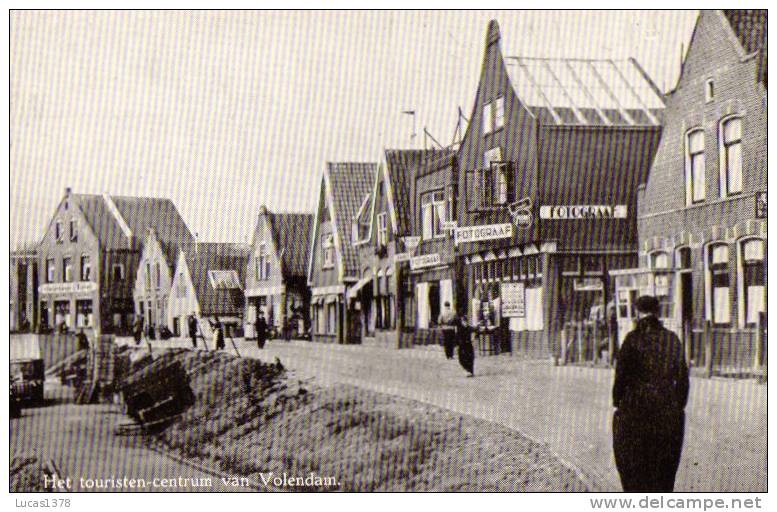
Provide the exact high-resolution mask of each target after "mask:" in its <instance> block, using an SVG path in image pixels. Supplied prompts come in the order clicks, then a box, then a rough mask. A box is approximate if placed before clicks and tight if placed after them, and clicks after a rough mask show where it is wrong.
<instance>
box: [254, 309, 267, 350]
mask: <svg viewBox="0 0 777 512" xmlns="http://www.w3.org/2000/svg"><path fill="white" fill-rule="evenodd" d="M266 341H267V320H265V319H264V312H263V311H260V312H259V315H257V317H256V345H257V346H258V347H259V348H260V349H261V348H264V344H265V342H266Z"/></svg>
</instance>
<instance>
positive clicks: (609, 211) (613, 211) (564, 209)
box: [540, 204, 628, 220]
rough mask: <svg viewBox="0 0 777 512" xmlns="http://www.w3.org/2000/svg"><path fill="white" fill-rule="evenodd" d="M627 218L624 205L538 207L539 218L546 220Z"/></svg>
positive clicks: (626, 210)
mask: <svg viewBox="0 0 777 512" xmlns="http://www.w3.org/2000/svg"><path fill="white" fill-rule="evenodd" d="M627 216H628V207H627V206H626V205H625V204H618V205H615V206H610V205H602V204H580V205H571V206H547V205H546V206H540V218H541V219H548V220H581V219H625V218H626V217H627Z"/></svg>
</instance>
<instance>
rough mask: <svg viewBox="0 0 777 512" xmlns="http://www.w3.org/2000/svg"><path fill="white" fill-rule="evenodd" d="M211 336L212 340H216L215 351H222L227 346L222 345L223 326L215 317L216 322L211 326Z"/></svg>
mask: <svg viewBox="0 0 777 512" xmlns="http://www.w3.org/2000/svg"><path fill="white" fill-rule="evenodd" d="M213 334H214V338H216V350H224V348H225V347H226V346H227V345H226V343H224V326H223V325H222V324H221V321H219V317H216V321H215V323H214V324H213Z"/></svg>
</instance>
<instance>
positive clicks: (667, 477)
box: [612, 296, 689, 492]
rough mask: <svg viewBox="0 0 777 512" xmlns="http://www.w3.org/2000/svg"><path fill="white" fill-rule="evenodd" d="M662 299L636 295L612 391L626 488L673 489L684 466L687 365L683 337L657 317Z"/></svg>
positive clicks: (617, 448)
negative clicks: (633, 318) (632, 324)
mask: <svg viewBox="0 0 777 512" xmlns="http://www.w3.org/2000/svg"><path fill="white" fill-rule="evenodd" d="M658 306H659V304H658V300H657V299H656V298H655V297H651V296H642V297H640V298H638V299H637V302H636V307H637V313H638V318H639V319H638V321H637V325H636V328H635V329H634V330H633V331H631V332H630V333H629V334H628V336H626V339H625V340H624V342H623V346H622V347H621V349H620V352H619V354H618V359H617V366H616V368H615V383H614V385H613V389H612V398H613V405H614V406H615V408H616V410H615V415H614V416H613V426H612V430H613V449H614V452H615V464H616V466H617V468H618V473H620V478H621V484H622V485H623V490H624V491H626V492H672V491H673V490H674V481H675V475H676V474H677V468H678V467H679V465H680V455H681V453H682V447H683V434H684V430H685V412H684V410H685V405H686V403H687V402H688V387H689V382H688V367H687V365H686V363H685V355H684V350H683V345H682V343H681V342H680V340H679V339H678V337H677V336H676V335H675V334H674V333H673V332H671V331H669V330H668V329H666V328H665V327H664V326H663V325H661V322H660V321H659V320H658V318H657V315H658Z"/></svg>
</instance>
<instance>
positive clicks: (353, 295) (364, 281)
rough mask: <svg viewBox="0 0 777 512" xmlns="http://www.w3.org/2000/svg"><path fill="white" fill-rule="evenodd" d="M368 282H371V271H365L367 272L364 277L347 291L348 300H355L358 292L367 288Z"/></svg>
mask: <svg viewBox="0 0 777 512" xmlns="http://www.w3.org/2000/svg"><path fill="white" fill-rule="evenodd" d="M370 281H372V270H371V269H367V271H366V272H365V273H364V277H362V278H361V279H359V281H357V282H356V284H355V285H353V286H352V287H351V289H350V290H348V298H349V299H355V298H356V295H357V294H358V293H359V291H360V290H361V289H362V288H364V287H365V286H367V283H369V282H370Z"/></svg>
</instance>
